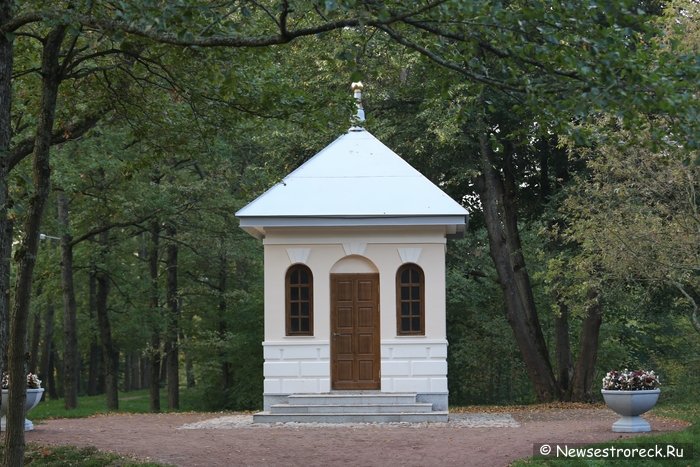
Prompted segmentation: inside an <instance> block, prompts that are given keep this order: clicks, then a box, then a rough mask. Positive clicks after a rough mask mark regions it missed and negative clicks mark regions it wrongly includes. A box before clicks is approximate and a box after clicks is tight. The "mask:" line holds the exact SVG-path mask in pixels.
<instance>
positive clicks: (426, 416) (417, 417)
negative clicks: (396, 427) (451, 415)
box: [253, 411, 448, 423]
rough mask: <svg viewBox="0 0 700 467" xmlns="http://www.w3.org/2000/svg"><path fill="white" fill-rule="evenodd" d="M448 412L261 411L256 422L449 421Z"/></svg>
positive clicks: (255, 418) (256, 416)
mask: <svg viewBox="0 0 700 467" xmlns="http://www.w3.org/2000/svg"><path fill="white" fill-rule="evenodd" d="M447 418H448V412H447V411H444V412H426V413H324V414H320V413H313V414H310V413H286V414H272V413H270V412H259V413H256V414H255V415H253V422H254V423H401V422H403V423H421V422H447Z"/></svg>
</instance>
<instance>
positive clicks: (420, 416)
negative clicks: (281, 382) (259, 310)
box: [253, 391, 448, 423]
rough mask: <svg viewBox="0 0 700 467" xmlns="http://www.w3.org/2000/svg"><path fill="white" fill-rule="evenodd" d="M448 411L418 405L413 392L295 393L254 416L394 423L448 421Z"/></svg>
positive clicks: (267, 420) (273, 420)
mask: <svg viewBox="0 0 700 467" xmlns="http://www.w3.org/2000/svg"><path fill="white" fill-rule="evenodd" d="M447 417H448V413H447V411H434V410H433V404H430V403H421V402H416V394H414V393H380V392H366V391H357V392H352V391H344V392H332V393H326V394H292V395H289V396H288V397H287V403H286V404H274V405H272V406H271V407H270V411H269V412H259V413H257V414H255V415H254V416H253V421H254V422H255V423H288V422H296V423H391V422H410V423H418V422H446V421H447Z"/></svg>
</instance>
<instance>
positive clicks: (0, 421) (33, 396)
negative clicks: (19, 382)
mask: <svg viewBox="0 0 700 467" xmlns="http://www.w3.org/2000/svg"><path fill="white" fill-rule="evenodd" d="M42 394H44V388H38V389H30V388H27V399H26V400H25V401H24V414H25V416H26V414H27V412H29V411H30V410H32V409H33V408H34V407H36V406H37V404H39V401H41V395H42ZM8 399H9V391H8V390H7V389H3V390H2V405H0V415H2V418H0V429H1V430H2V431H5V429H6V427H7V422H6V419H5V415H6V414H7V405H8V403H9V401H8ZM33 429H34V424H33V423H32V421H31V420H27V419H26V418H25V419H24V431H32V430H33Z"/></svg>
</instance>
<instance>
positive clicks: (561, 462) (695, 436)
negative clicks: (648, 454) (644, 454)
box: [513, 402, 700, 467]
mask: <svg viewBox="0 0 700 467" xmlns="http://www.w3.org/2000/svg"><path fill="white" fill-rule="evenodd" d="M654 415H657V416H659V415H660V416H664V417H669V418H674V419H678V420H686V421H688V422H690V423H691V426H689V427H688V428H686V429H685V430H682V431H676V432H672V433H664V434H660V435H650V436H649V435H645V436H643V437H634V438H626V439H622V440H617V441H611V442H607V443H599V444H592V445H591V446H592V447H601V448H605V447H610V446H614V447H617V448H625V447H626V446H627V447H629V445H631V444H640V445H641V444H644V445H648V444H654V443H656V444H667V443H669V444H673V445H680V444H684V445H686V446H692V454H691V457H690V459H687V460H683V461H678V460H675V461H674V460H666V459H614V460H603V459H600V460H598V459H596V460H592V459H537V458H531V459H525V460H521V461H517V462H515V463H514V464H513V466H515V467H522V466H525V465H527V466H533V465H534V466H543V465H546V466H556V467H567V466H571V467H580V466H587V467H590V466H603V465H604V466H617V465H619V466H625V467H629V466H630V465H640V464H641V465H644V466H645V467H646V466H650V467H651V466H664V467H668V466H669V465H683V466H700V404H698V403H697V402H683V403H679V402H676V403H672V404H664V405H660V406H658V407H656V408H655V409H654ZM652 427H653V423H652ZM572 442H575V440H572ZM686 451H687V450H686ZM688 454H689V453H688V452H685V455H686V456H688Z"/></svg>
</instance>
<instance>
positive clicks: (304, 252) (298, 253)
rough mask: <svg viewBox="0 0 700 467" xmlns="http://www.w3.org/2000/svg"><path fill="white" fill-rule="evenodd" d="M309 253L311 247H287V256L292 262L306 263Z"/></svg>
mask: <svg viewBox="0 0 700 467" xmlns="http://www.w3.org/2000/svg"><path fill="white" fill-rule="evenodd" d="M310 254H311V248H287V256H289V261H291V262H292V264H295V263H302V264H306V263H307V261H308V260H309V255H310Z"/></svg>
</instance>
